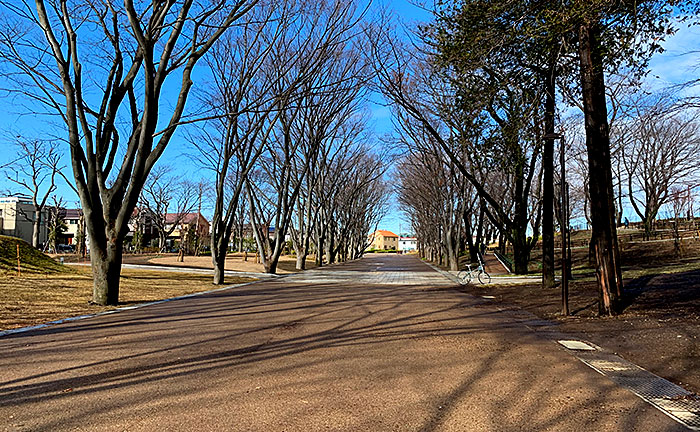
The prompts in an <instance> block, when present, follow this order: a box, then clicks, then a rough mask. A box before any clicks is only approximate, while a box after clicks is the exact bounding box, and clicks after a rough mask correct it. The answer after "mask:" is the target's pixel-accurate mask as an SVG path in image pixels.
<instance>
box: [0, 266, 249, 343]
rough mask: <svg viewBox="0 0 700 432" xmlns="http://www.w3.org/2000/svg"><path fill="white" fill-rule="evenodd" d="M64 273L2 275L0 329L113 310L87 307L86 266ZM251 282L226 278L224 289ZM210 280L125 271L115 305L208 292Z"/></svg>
mask: <svg viewBox="0 0 700 432" xmlns="http://www.w3.org/2000/svg"><path fill="white" fill-rule="evenodd" d="M61 267H63V266H61ZM64 269H65V271H61V272H55V273H52V274H42V273H29V272H27V273H22V276H21V277H17V274H16V272H15V273H13V272H11V271H5V272H0V330H7V329H11V328H17V327H25V326H30V325H35V324H41V323H45V322H48V321H53V320H57V319H61V318H67V317H71V316H78V315H84V314H93V313H97V312H102V311H107V310H111V309H115V308H116V307H115V306H96V305H91V304H89V301H90V299H91V298H92V275H91V270H90V268H89V267H86V268H73V267H69V266H65V267H64ZM252 280H254V279H252V278H243V277H227V278H226V284H227V285H233V284H238V283H243V282H249V281H252ZM211 281H212V276H211V275H203V274H194V273H179V272H164V271H151V270H135V269H123V270H122V276H121V283H120V291H119V300H120V303H121V304H122V305H127V304H136V303H144V302H149V301H155V300H162V299H166V298H170V297H177V296H181V295H185V294H191V293H195V292H201V291H207V290H210V289H213V288H216V287H215V286H213V285H212V283H211Z"/></svg>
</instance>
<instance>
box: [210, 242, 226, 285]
mask: <svg viewBox="0 0 700 432" xmlns="http://www.w3.org/2000/svg"><path fill="white" fill-rule="evenodd" d="M227 250H228V242H227V241H226V240H225V239H222V238H220V239H219V240H218V241H217V239H216V238H215V236H212V238H211V253H212V264H214V285H223V284H224V272H225V270H226V252H227Z"/></svg>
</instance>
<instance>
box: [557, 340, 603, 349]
mask: <svg viewBox="0 0 700 432" xmlns="http://www.w3.org/2000/svg"><path fill="white" fill-rule="evenodd" d="M557 342H559V344H560V345H562V346H563V347H564V348H566V349H570V350H574V351H595V348H594V347H592V346H590V345H588V344H587V343H585V342H581V341H577V340H558V341H557Z"/></svg>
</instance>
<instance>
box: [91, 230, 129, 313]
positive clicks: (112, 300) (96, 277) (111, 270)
mask: <svg viewBox="0 0 700 432" xmlns="http://www.w3.org/2000/svg"><path fill="white" fill-rule="evenodd" d="M100 243H101V244H100ZM122 255H123V243H122V239H119V238H118V237H117V236H116V235H113V234H112V235H109V236H108V239H107V240H106V241H104V240H103V241H102V242H100V241H99V240H98V239H96V238H93V239H91V241H90V262H91V264H92V275H93V289H92V302H93V303H95V304H98V305H111V306H114V305H117V304H118V302H119V276H120V274H121V267H122Z"/></svg>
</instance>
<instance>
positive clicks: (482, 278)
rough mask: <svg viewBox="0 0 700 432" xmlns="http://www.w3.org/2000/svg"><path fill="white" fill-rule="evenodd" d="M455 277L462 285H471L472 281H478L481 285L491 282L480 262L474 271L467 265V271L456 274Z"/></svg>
mask: <svg viewBox="0 0 700 432" xmlns="http://www.w3.org/2000/svg"><path fill="white" fill-rule="evenodd" d="M457 277H458V278H459V280H460V281H461V282H462V284H463V285H466V284H468V283H471V281H472V280H474V279H476V280H478V281H479V282H481V283H482V284H487V283H490V282H491V275H489V274H488V273H487V272H486V270H485V269H484V264H483V263H481V262H480V263H479V265H478V266H477V267H476V268H475V269H472V266H471V265H470V264H467V269H466V270H462V271H460V272H459V273H457Z"/></svg>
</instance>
